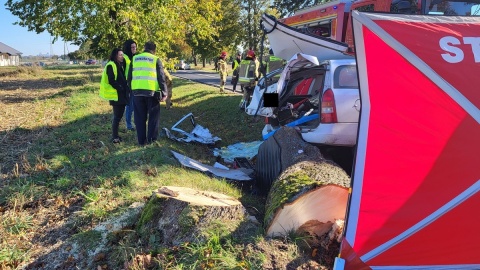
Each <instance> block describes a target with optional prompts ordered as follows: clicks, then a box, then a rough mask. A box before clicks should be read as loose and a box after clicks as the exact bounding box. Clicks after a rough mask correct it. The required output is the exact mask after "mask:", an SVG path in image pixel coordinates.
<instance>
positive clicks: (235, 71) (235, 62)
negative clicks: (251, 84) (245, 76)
mask: <svg viewBox="0 0 480 270" xmlns="http://www.w3.org/2000/svg"><path fill="white" fill-rule="evenodd" d="M240 62H242V55H241V54H240V53H237V56H236V58H235V60H233V61H232V70H233V74H232V85H233V89H232V92H235V89H236V88H237V83H238V77H239V76H240V72H239V71H240ZM242 91H243V87H242Z"/></svg>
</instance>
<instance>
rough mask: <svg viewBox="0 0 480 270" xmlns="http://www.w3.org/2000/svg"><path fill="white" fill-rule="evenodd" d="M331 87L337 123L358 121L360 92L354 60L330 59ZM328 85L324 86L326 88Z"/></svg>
mask: <svg viewBox="0 0 480 270" xmlns="http://www.w3.org/2000/svg"><path fill="white" fill-rule="evenodd" d="M330 68H331V71H332V72H331V73H330V76H331V78H330V79H331V80H329V81H330V83H331V85H330V86H329V87H331V89H332V90H333V94H334V97H335V106H336V112H337V121H338V123H358V119H359V116H360V94H359V89H358V77H357V67H356V64H355V61H338V62H336V61H332V65H331V67H330ZM327 88H328V86H326V88H324V89H327Z"/></svg>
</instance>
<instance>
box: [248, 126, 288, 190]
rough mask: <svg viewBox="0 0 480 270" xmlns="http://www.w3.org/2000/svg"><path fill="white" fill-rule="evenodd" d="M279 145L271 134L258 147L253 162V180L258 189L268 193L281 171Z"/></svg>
mask: <svg viewBox="0 0 480 270" xmlns="http://www.w3.org/2000/svg"><path fill="white" fill-rule="evenodd" d="M280 154H281V151H280V145H279V144H278V143H277V141H276V140H275V137H274V136H271V137H270V138H268V139H267V140H266V141H264V142H263V143H262V144H261V145H260V147H259V148H258V154H257V161H256V163H255V174H256V177H255V180H256V184H257V187H258V191H259V192H260V193H262V194H268V192H269V191H270V188H271V187H272V184H273V182H274V181H275V180H276V179H277V177H278V175H279V174H280V172H281V171H282V163H281V156H280Z"/></svg>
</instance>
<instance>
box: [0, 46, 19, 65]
mask: <svg viewBox="0 0 480 270" xmlns="http://www.w3.org/2000/svg"><path fill="white" fill-rule="evenodd" d="M21 54H22V53H21V52H19V51H17V50H15V49H14V48H12V47H10V46H8V45H6V44H4V43H2V42H0V66H18V65H20V55H21Z"/></svg>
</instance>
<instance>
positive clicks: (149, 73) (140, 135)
mask: <svg viewBox="0 0 480 270" xmlns="http://www.w3.org/2000/svg"><path fill="white" fill-rule="evenodd" d="M155 50H156V45H155V43H153V42H151V41H149V42H147V43H145V47H144V52H143V53H141V54H137V55H135V56H134V57H133V59H132V68H131V71H130V73H129V76H128V78H129V81H131V87H132V94H133V96H134V100H133V101H134V106H133V107H134V114H133V118H134V120H135V126H136V128H137V140H138V144H139V145H141V146H144V145H145V144H147V143H152V142H154V141H156V140H157V137H158V134H159V126H160V102H161V101H165V99H166V98H167V92H166V91H167V85H166V82H165V73H164V69H163V65H162V62H161V61H160V59H159V58H158V57H157V56H155ZM147 120H148V130H147Z"/></svg>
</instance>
